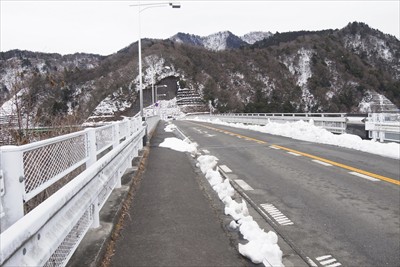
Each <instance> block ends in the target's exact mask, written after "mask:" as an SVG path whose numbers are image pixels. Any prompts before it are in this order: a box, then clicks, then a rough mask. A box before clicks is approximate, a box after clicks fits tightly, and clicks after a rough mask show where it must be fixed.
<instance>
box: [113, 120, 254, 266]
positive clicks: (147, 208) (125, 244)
mask: <svg viewBox="0 0 400 267" xmlns="http://www.w3.org/2000/svg"><path fill="white" fill-rule="evenodd" d="M164 127H165V123H164V122H160V123H159V125H158V126H157V128H156V130H155V132H154V135H153V137H152V139H151V140H150V153H149V158H148V160H147V167H146V170H145V172H144V173H143V178H142V182H141V185H140V188H139V190H138V191H137V193H136V196H135V198H134V200H133V203H132V206H131V207H130V210H129V218H127V219H126V222H125V226H124V228H123V230H122V231H121V235H120V237H119V239H118V240H117V242H116V246H115V254H114V256H113V257H112V259H111V266H245V265H248V263H249V261H247V260H246V259H244V258H243V257H242V256H241V255H240V254H239V253H238V252H237V250H236V249H235V248H234V247H233V246H232V245H231V243H230V240H229V237H228V235H227V234H226V233H225V231H224V230H223V228H222V225H221V222H220V221H219V219H218V217H217V215H216V213H215V212H214V210H213V208H212V206H211V203H210V201H209V200H208V199H207V198H206V196H205V195H204V193H203V191H202V190H201V189H200V186H199V184H198V182H197V181H196V176H197V175H198V174H197V173H196V172H195V170H194V168H193V165H192V164H191V162H190V159H189V157H188V155H187V154H185V153H182V152H177V151H174V150H171V149H169V148H163V147H159V144H160V143H161V142H163V141H164V139H165V138H167V137H175V136H174V135H173V133H169V132H165V131H164Z"/></svg>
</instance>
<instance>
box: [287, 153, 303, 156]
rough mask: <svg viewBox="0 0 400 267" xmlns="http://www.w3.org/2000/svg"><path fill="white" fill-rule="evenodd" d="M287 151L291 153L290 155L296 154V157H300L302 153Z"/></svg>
mask: <svg viewBox="0 0 400 267" xmlns="http://www.w3.org/2000/svg"><path fill="white" fill-rule="evenodd" d="M287 153H288V154H290V155H293V156H296V157H300V156H301V155H300V154H297V153H294V152H287Z"/></svg>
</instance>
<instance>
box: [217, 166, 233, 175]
mask: <svg viewBox="0 0 400 267" xmlns="http://www.w3.org/2000/svg"><path fill="white" fill-rule="evenodd" d="M219 168H220V169H221V170H222V171H223V172H224V173H231V172H232V170H231V169H229V168H228V166H226V165H220V166H219Z"/></svg>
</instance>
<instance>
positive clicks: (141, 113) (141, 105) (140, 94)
mask: <svg viewBox="0 0 400 267" xmlns="http://www.w3.org/2000/svg"><path fill="white" fill-rule="evenodd" d="M130 6H138V7H139V16H138V17H139V23H138V24H139V40H138V50H139V102H140V116H141V117H142V120H143V121H145V117H144V114H143V88H142V87H143V82H142V42H141V31H140V28H141V26H140V14H141V13H142V12H143V11H145V10H146V9H149V8H153V7H163V6H170V7H172V8H180V7H181V5H180V4H179V3H147V4H141V3H140V2H139V4H136V5H130ZM142 7H144V8H142Z"/></svg>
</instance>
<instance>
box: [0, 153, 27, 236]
mask: <svg viewBox="0 0 400 267" xmlns="http://www.w3.org/2000/svg"><path fill="white" fill-rule="evenodd" d="M0 154H1V157H0V160H1V162H0V167H1V172H0V175H1V178H0V179H1V180H2V181H1V182H2V185H4V187H3V188H2V190H3V191H2V192H1V194H0V197H1V202H2V206H3V213H4V216H3V217H2V218H1V224H0V227H1V230H0V232H1V233H2V232H4V231H5V230H6V229H7V228H8V227H10V226H11V225H13V224H14V223H15V222H16V221H18V220H19V219H20V218H22V217H23V216H24V200H23V198H24V187H25V185H24V180H25V177H24V161H23V152H22V151H21V150H19V149H18V147H17V146H2V147H0Z"/></svg>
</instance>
